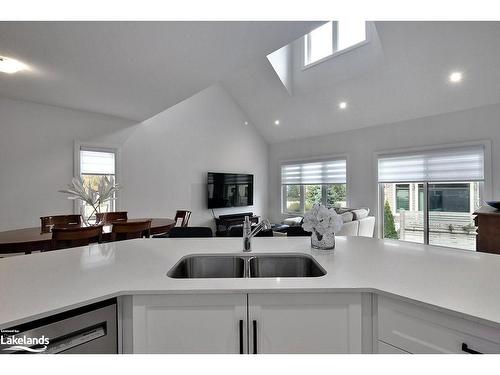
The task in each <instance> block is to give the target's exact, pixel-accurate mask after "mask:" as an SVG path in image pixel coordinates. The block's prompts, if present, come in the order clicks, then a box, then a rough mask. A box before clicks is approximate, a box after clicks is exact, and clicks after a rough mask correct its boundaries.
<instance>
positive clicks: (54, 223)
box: [40, 215, 82, 233]
mask: <svg viewBox="0 0 500 375" xmlns="http://www.w3.org/2000/svg"><path fill="white" fill-rule="evenodd" d="M81 225H82V216H81V215H53V216H42V217H41V218H40V229H41V232H42V233H50V229H51V227H74V226H81Z"/></svg>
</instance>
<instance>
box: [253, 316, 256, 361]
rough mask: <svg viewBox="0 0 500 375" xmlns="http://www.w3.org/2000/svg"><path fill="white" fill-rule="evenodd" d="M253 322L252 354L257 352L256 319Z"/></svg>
mask: <svg viewBox="0 0 500 375" xmlns="http://www.w3.org/2000/svg"><path fill="white" fill-rule="evenodd" d="M252 324H253V354H257V321H256V320H254V321H253V322H252Z"/></svg>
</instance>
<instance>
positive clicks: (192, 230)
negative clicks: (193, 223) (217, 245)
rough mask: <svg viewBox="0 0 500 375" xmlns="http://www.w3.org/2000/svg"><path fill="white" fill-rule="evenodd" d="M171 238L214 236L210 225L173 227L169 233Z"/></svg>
mask: <svg viewBox="0 0 500 375" xmlns="http://www.w3.org/2000/svg"><path fill="white" fill-rule="evenodd" d="M167 237H169V238H189V237H213V233H212V229H211V228H209V227H173V228H172V229H170V230H169V231H168V233H167Z"/></svg>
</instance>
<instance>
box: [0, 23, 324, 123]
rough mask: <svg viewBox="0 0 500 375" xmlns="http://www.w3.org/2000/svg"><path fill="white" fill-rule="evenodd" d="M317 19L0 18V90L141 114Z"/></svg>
mask: <svg viewBox="0 0 500 375" xmlns="http://www.w3.org/2000/svg"><path fill="white" fill-rule="evenodd" d="M318 24H319V23H318V22H0V55H5V56H9V57H13V58H16V59H19V60H21V61H23V62H25V63H26V64H28V65H30V66H31V68H32V70H31V71H30V72H25V73H18V74H15V75H7V74H1V75H0V95H2V96H6V97H10V98H15V99H22V100H28V101H34V102H38V103H43V104H50V105H57V106H62V107H68V108H74V109H81V110H87V111H92V112H97V113H104V114H109V115H114V116H118V117H123V118H127V119H131V120H139V121H141V120H145V119H147V118H149V117H151V116H153V115H155V114H157V113H159V112H161V111H163V110H165V109H166V108H169V107H171V106H173V105H175V104H177V103H179V102H180V101H182V100H184V99H186V98H188V97H190V96H192V95H194V94H195V93H197V92H199V91H200V90H202V89H204V88H206V87H208V86H210V85H211V84H213V83H215V82H217V81H219V80H221V79H223V78H224V77H225V76H226V75H227V74H228V73H230V72H233V71H235V70H237V69H241V68H243V67H245V66H246V65H247V64H248V62H249V61H250V60H252V59H258V58H260V59H263V60H264V59H265V57H266V55H267V54H269V53H271V52H272V51H274V50H276V49H278V48H280V47H281V46H283V45H284V44H287V43H289V42H291V41H293V40H294V39H296V38H298V37H299V36H300V35H303V34H304V33H306V32H307V31H309V30H311V29H313V28H314V27H315V26H316V25H318Z"/></svg>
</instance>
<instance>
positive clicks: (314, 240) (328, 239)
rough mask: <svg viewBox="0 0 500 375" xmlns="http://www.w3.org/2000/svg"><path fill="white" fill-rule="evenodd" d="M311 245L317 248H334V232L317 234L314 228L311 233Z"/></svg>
mask: <svg viewBox="0 0 500 375" xmlns="http://www.w3.org/2000/svg"><path fill="white" fill-rule="evenodd" d="M311 247H312V248H313V249H318V250H333V249H334V248H335V233H331V232H329V233H325V234H319V233H318V232H316V231H315V230H314V231H313V232H312V234H311Z"/></svg>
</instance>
